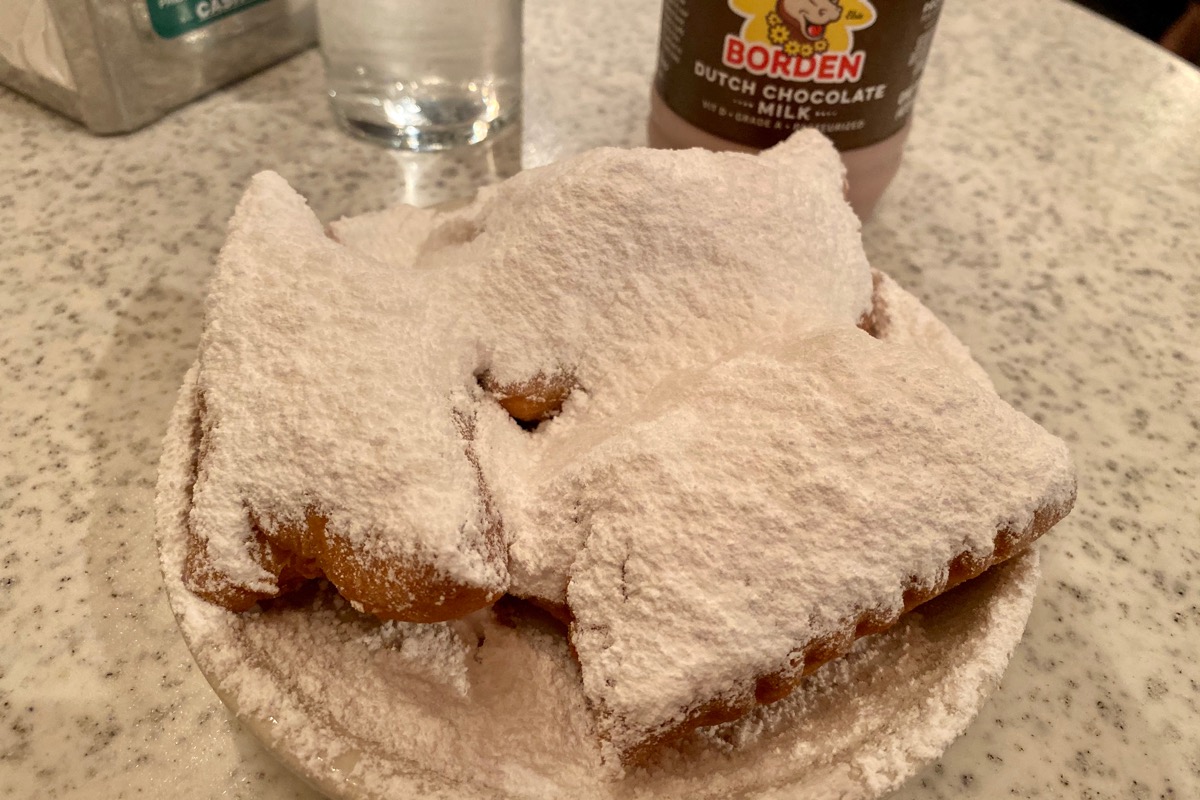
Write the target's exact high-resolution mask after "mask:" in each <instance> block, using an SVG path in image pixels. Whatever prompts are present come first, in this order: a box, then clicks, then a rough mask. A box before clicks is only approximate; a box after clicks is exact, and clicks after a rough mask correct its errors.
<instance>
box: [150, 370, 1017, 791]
mask: <svg viewBox="0 0 1200 800" xmlns="http://www.w3.org/2000/svg"><path fill="white" fill-rule="evenodd" d="M194 399H195V392H194V372H193V373H192V374H191V375H189V379H188V381H187V382H186V383H185V385H184V388H183V390H182V392H181V395H180V402H179V404H178V406H177V407H176V412H175V414H174V415H173V418H172V423H171V429H170V431H169V433H168V436H167V439H166V441H165V443H164V451H163V459H162V464H161V469H160V473H159V476H160V477H159V492H158V503H157V518H158V541H159V551H160V554H161V557H162V563H163V574H164V577H165V582H166V586H167V590H168V595H169V597H170V599H171V604H172V607H173V609H174V610H175V613H176V616H177V618H178V619H179V623H180V627H181V629H182V631H183V633H184V636H185V637H186V639H187V641H188V644H189V646H190V647H191V649H192V652H193V653H194V654H195V655H196V658H197V660H198V662H199V663H200V666H201V668H202V669H203V670H204V672H205V674H206V675H207V676H208V678H209V680H210V681H211V682H212V683H213V685H214V686H215V687H216V688H217V691H218V692H219V693H220V694H221V696H222V697H223V698H224V699H225V700H226V702H228V703H229V704H230V705H231V707H233V708H234V709H236V710H237V711H238V715H239V717H240V718H241V719H242V720H243V721H245V722H246V723H247V724H248V725H249V726H250V727H251V729H252V730H254V731H255V732H256V733H257V734H258V735H260V736H261V737H262V738H263V740H264V741H265V742H266V743H267V744H268V746H269V747H271V748H272V750H274V751H275V752H276V753H277V754H278V755H279V756H280V757H281V758H282V759H283V760H284V761H285V762H286V763H288V764H289V765H290V766H291V767H292V768H294V769H295V770H297V771H298V772H299V773H300V774H302V775H304V776H305V777H306V778H307V779H309V780H310V781H312V782H314V783H315V784H317V785H318V786H320V787H321V788H322V789H323V790H324V791H325V792H327V793H328V794H329V795H330V796H331V797H337V798H346V799H347V800H350V799H351V798H353V800H367V799H374V798H387V797H427V798H464V800H465V798H523V799H524V800H543V799H546V800H548V799H549V798H559V797H592V798H598V800H603V799H604V798H667V797H696V798H724V797H730V796H746V797H759V798H768V797H770V798H782V797H786V798H789V800H818V799H822V800H823V798H828V797H843V798H846V800H865V799H866V798H875V797H879V796H880V795H882V794H884V793H885V792H886V791H888V790H889V789H891V788H893V787H895V786H896V785H897V784H898V783H900V782H901V781H902V780H904V779H905V778H906V777H908V776H909V775H911V774H912V773H913V772H914V771H915V770H916V769H917V768H918V767H919V766H920V765H921V764H923V763H925V762H927V761H929V760H931V759H932V758H935V757H936V756H937V755H938V754H940V753H941V751H942V749H944V747H945V746H946V745H947V744H948V743H949V742H950V741H951V740H952V739H953V738H954V737H955V736H957V735H958V733H960V732H961V731H962V730H963V729H964V728H965V727H966V725H967V723H968V722H969V721H970V719H971V718H972V717H973V716H974V714H975V713H976V711H977V709H978V708H979V706H980V705H981V704H982V702H983V699H984V698H985V697H986V696H987V694H988V693H990V691H991V690H992V689H993V688H994V686H995V683H996V682H997V681H998V680H999V676H1000V674H1001V673H1002V671H1003V668H1004V665H1005V664H1006V663H1007V661H1008V657H1009V654H1010V653H1011V650H1012V648H1013V647H1014V646H1015V645H1016V643H1017V641H1018V640H1019V639H1020V636H1021V633H1022V631H1023V629H1024V623H1025V619H1026V618H1027V617H1028V614H1029V611H1030V608H1031V605H1032V602H1033V594H1034V589H1035V587H1036V584H1037V575H1038V570H1037V559H1036V552H1034V553H1029V554H1027V555H1025V556H1022V557H1020V558H1018V559H1015V560H1014V561H1013V562H1011V563H1010V564H1008V565H1005V566H1004V567H1003V568H998V569H995V570H992V571H991V572H990V573H989V574H988V575H986V576H984V577H983V578H981V579H979V580H976V581H973V582H972V583H971V584H969V585H967V586H964V587H962V588H960V589H958V590H956V591H954V592H952V593H950V594H949V595H947V596H945V597H943V598H941V599H939V600H937V601H934V602H933V603H931V604H930V605H929V606H926V607H923V608H922V609H921V610H920V611H918V612H914V613H912V614H910V615H908V616H907V617H905V618H904V620H903V621H902V622H901V623H900V624H899V625H898V626H897V627H896V628H894V629H893V630H892V631H890V632H889V633H887V634H885V635H882V636H875V637H870V638H868V639H866V640H863V641H861V642H859V643H858V645H857V646H856V647H855V648H854V650H853V651H852V653H851V654H850V655H849V656H847V657H846V658H843V659H841V660H839V661H838V662H835V663H833V664H829V665H827V666H826V667H824V668H823V669H822V670H820V671H819V672H818V673H817V674H816V675H814V676H812V677H811V678H809V679H806V680H805V682H804V683H803V685H802V686H801V688H800V689H799V690H798V691H797V692H796V693H794V694H793V695H792V696H791V697H789V698H788V699H787V700H784V701H782V702H780V703H776V704H774V705H772V706H768V707H763V708H759V709H757V710H756V711H754V712H752V713H751V714H750V715H748V716H747V717H745V718H743V719H742V720H739V721H738V722H736V723H730V724H726V725H721V726H717V727H714V728H709V729H703V730H700V731H696V732H693V733H692V734H689V735H688V736H687V737H685V738H684V739H682V740H681V741H679V742H677V743H676V744H675V745H673V746H670V747H668V748H666V749H664V751H663V752H661V753H660V754H659V755H658V757H657V758H656V760H654V761H653V762H652V763H650V764H648V765H647V766H646V767H644V768H641V769H639V770H636V771H634V772H631V773H630V774H628V775H626V776H625V777H624V778H621V779H617V780H613V779H612V777H611V775H610V773H609V772H607V771H606V770H604V769H602V767H601V764H600V753H599V750H598V748H597V745H596V740H595V735H594V732H593V731H592V728H591V725H592V723H591V717H590V714H589V713H588V711H587V709H586V706H585V704H584V702H583V695H582V692H581V691H580V676H579V671H578V667H577V666H576V665H575V662H574V661H573V659H572V658H571V656H570V654H569V651H568V648H567V645H566V641H565V640H564V639H563V638H562V636H561V635H554V634H553V633H550V632H547V631H546V630H544V629H542V628H539V627H537V626H535V625H531V624H522V625H520V626H519V627H518V628H515V629H514V628H509V627H506V626H504V625H500V624H498V623H497V622H496V621H495V620H494V619H493V617H492V616H491V612H488V611H484V612H479V614H477V615H473V616H472V618H469V619H467V620H464V621H460V622H456V623H439V624H435V625H430V626H422V627H423V628H424V629H427V630H428V631H429V632H428V633H426V634H425V638H423V639H422V642H421V644H420V645H419V649H424V650H426V655H425V656H423V657H422V658H421V659H418V660H410V659H408V658H407V657H406V656H404V654H403V653H402V652H400V653H398V652H397V649H398V648H399V649H400V650H401V651H402V650H403V648H404V647H405V642H406V641H409V640H408V639H407V637H408V635H409V634H410V633H412V632H413V629H412V628H410V627H409V626H404V625H399V626H398V625H394V624H392V623H380V622H378V621H377V620H373V619H371V618H369V617H365V616H362V615H358V614H356V613H355V612H353V611H352V610H350V609H349V608H347V607H346V605H345V604H344V603H340V602H339V600H338V598H337V597H336V596H335V595H333V594H331V593H328V592H322V593H320V594H318V596H317V597H316V598H315V599H312V600H309V601H307V602H306V603H304V604H300V605H296V606H285V605H277V606H275V607H273V608H270V609H267V610H265V611H261V612H259V611H254V612H250V613H246V614H233V613H230V612H227V611H224V610H222V609H219V608H217V607H215V606H212V605H209V604H208V603H205V602H203V601H202V600H200V599H198V598H197V597H196V596H195V595H193V594H192V593H191V592H189V591H188V590H187V589H186V588H185V587H184V586H183V584H182V583H181V581H180V578H179V576H180V573H181V569H182V565H183V558H184V552H185V549H186V528H185V523H186V517H187V512H188V508H189V504H190V495H189V491H188V487H189V485H190V482H191V467H192V462H193V456H194V452H195V446H196V443H195V441H194V440H193V438H192V431H193V429H194V426H195V425H196V408H195V402H194ZM481 635H482V640H481ZM418 662H420V663H418ZM434 664H440V665H442V666H439V667H437V668H432V667H431V665H434ZM464 676H465V681H463V680H462V678H463V677H464ZM464 682H465V684H466V693H465V694H464V693H463V684H464Z"/></svg>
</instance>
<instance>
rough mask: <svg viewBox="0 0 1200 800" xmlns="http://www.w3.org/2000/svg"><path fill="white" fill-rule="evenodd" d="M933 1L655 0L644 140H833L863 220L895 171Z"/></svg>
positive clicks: (754, 146) (751, 147)
mask: <svg viewBox="0 0 1200 800" xmlns="http://www.w3.org/2000/svg"><path fill="white" fill-rule="evenodd" d="M942 2H943V0H664V2H663V14H662V31H661V33H660V37H659V55H658V72H657V74H656V75H655V79H654V92H653V95H652V97H651V111H650V123H649V139H650V145H651V146H652V147H669V148H682V147H705V148H708V149H711V150H743V151H757V150H761V149H763V148H766V147H770V146H771V145H773V144H775V143H777V142H779V141H782V140H783V139H786V138H787V137H788V136H789V135H790V134H791V133H792V132H793V131H794V130H796V129H797V128H802V127H811V128H816V129H818V130H820V131H821V132H823V133H824V134H825V135H826V136H828V137H829V138H830V139H832V140H833V143H834V144H835V145H836V146H837V148H838V150H839V151H841V154H842V159H843V161H845V163H846V169H847V178H848V183H849V199H850V203H851V205H853V206H854V210H855V211H856V212H857V213H858V215H859V217H860V218H862V219H867V218H868V217H869V216H870V215H871V212H872V210H873V209H874V208H875V203H876V202H877V201H878V200H879V197H880V195H882V194H883V191H884V190H885V189H886V188H887V186H888V184H889V183H891V180H892V178H893V177H895V175H896V171H897V170H898V169H899V167H900V157H901V154H902V151H903V149H904V140H905V138H907V136H908V131H909V127H910V123H911V118H912V108H913V101H914V100H915V99H916V94H917V84H918V82H919V81H920V78H921V72H922V70H923V69H924V67H925V59H926V57H927V56H928V55H929V46H930V44H931V43H932V41H933V33H934V28H935V27H936V26H937V20H938V15H939V13H940V12H941V9H942Z"/></svg>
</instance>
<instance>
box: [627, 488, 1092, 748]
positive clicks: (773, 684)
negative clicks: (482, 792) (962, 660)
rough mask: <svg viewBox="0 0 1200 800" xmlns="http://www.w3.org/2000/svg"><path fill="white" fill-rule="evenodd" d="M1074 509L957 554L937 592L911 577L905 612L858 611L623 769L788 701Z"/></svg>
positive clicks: (653, 742) (1048, 511)
mask: <svg viewBox="0 0 1200 800" xmlns="http://www.w3.org/2000/svg"><path fill="white" fill-rule="evenodd" d="M1074 504H1075V491H1074V489H1072V492H1071V498H1070V500H1068V501H1067V502H1066V503H1065V504H1063V505H1061V506H1058V505H1056V506H1043V507H1041V508H1039V509H1038V510H1037V512H1036V513H1035V514H1034V516H1033V520H1032V521H1031V522H1030V523H1029V524H1028V525H1027V526H1026V527H1025V528H1023V529H1021V530H1013V529H1011V528H1006V529H1004V530H1001V531H1000V532H999V533H998V534H997V536H996V539H995V549H994V550H993V552H992V555H991V556H990V557H988V558H977V557H975V556H973V555H972V554H971V553H970V552H967V551H964V552H962V553H959V554H958V555H957V556H956V557H955V558H953V559H952V560H951V561H950V563H949V564H948V565H947V570H946V574H947V578H946V580H945V581H944V582H943V583H941V584H940V585H937V586H932V587H922V586H920V584H919V581H918V579H917V578H916V577H913V578H911V579H910V581H909V585H908V586H907V587H906V588H905V589H904V610H903V611H902V612H901V613H899V614H894V615H893V614H889V613H888V612H881V611H879V610H878V609H868V610H865V611H862V612H860V613H859V614H858V616H857V617H855V618H854V619H852V620H850V621H848V622H847V624H846V625H845V626H843V627H842V628H841V629H840V630H837V631H834V632H832V633H829V634H826V635H824V636H821V637H819V638H816V639H813V640H810V641H808V642H806V643H804V644H802V645H801V646H799V647H797V648H796V650H795V651H793V655H792V656H791V658H790V659H789V662H788V663H787V664H786V665H784V666H782V667H781V668H779V669H778V670H775V671H773V672H770V673H767V674H765V675H760V676H758V677H757V678H756V679H755V680H754V691H753V693H750V692H746V693H744V694H742V695H739V696H737V697H733V698H718V699H716V700H713V701H710V702H708V703H705V704H703V705H700V706H697V707H695V708H694V709H692V710H691V711H690V712H689V713H688V715H687V717H686V718H685V719H684V721H683V722H682V723H681V724H679V725H678V726H676V727H674V728H672V729H670V730H667V731H664V732H661V733H659V734H657V735H655V736H653V737H651V738H649V739H646V740H644V741H642V742H640V743H639V744H637V745H635V746H634V747H632V748H630V749H628V750H625V751H623V752H621V753H620V761H621V764H622V766H625V767H636V766H639V765H643V764H645V763H646V762H647V761H649V760H650V759H651V757H652V756H653V755H654V753H655V752H657V751H658V750H659V749H660V748H661V747H662V746H664V745H667V744H670V743H671V742H673V741H676V740H678V739H680V738H682V737H683V736H684V735H686V734H687V733H689V732H691V731H693V730H695V729H696V728H702V727H706V726H709V725H718V724H720V723H723V722H731V721H733V720H735V719H738V718H740V717H743V716H745V715H746V714H748V713H749V712H750V711H752V710H753V709H754V708H755V707H756V706H760V705H767V704H770V703H774V702H777V701H779V700H782V699H784V698H785V697H787V696H788V695H790V694H791V693H792V692H793V691H795V690H796V688H797V687H799V685H800V682H801V681H802V680H803V679H804V678H805V677H806V676H808V675H811V674H812V673H813V672H815V671H816V670H817V669H818V668H820V667H821V666H822V665H824V664H826V663H828V662H829V661H832V660H834V659H836V658H839V657H841V656H843V655H845V654H846V653H847V652H848V651H849V650H850V648H851V646H852V645H853V644H854V642H855V641H856V640H857V639H859V638H861V637H863V636H868V635H871V634H876V633H883V632H885V631H887V630H889V629H890V628H891V627H892V626H894V625H895V624H896V623H897V622H899V621H900V618H901V617H902V616H903V615H904V614H906V613H908V612H909V611H912V610H913V609H914V608H916V607H917V606H919V605H921V604H922V603H926V602H928V601H930V600H932V599H933V598H935V597H937V596H939V595H941V594H943V593H944V592H947V591H949V590H950V589H953V588H954V587H955V586H958V585H959V584H961V583H963V582H965V581H968V580H971V579H972V578H975V577H978V576H979V575H982V574H983V573H984V572H986V571H987V570H988V569H990V568H992V567H993V566H995V565H997V564H1000V563H1002V562H1004V561H1007V560H1008V559H1010V558H1012V557H1013V556H1015V555H1017V554H1018V553H1020V552H1021V551H1023V550H1025V549H1026V548H1027V547H1029V546H1030V545H1032V544H1033V543H1034V542H1035V541H1037V539H1038V538H1040V537H1041V536H1042V535H1043V534H1044V533H1046V531H1048V530H1050V529H1051V528H1052V527H1054V525H1055V524H1057V523H1058V522H1059V521H1060V520H1062V519H1063V518H1064V517H1066V516H1067V514H1068V513H1070V511H1071V508H1072V507H1073V506H1074Z"/></svg>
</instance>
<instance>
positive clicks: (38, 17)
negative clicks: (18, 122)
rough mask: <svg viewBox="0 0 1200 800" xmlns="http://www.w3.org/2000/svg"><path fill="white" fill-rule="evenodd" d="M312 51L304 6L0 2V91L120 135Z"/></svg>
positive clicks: (164, 0)
mask: <svg viewBox="0 0 1200 800" xmlns="http://www.w3.org/2000/svg"><path fill="white" fill-rule="evenodd" d="M315 41H316V12H315V8H314V0H0V84H4V85H6V86H9V87H10V88H12V89H15V90H16V91H18V92H21V93H22V94H24V95H27V96H29V97H31V98H33V99H34V100H37V101H38V102H40V103H43V104H44V105H46V106H49V107H50V108H53V109H55V110H56V111H59V112H61V113H62V114H65V115H66V116H68V117H71V118H73V119H76V120H78V121H79V122H81V123H83V124H84V125H86V126H87V127H88V128H89V129H90V130H92V131H94V132H95V133H122V132H125V131H131V130H134V129H136V128H140V127H142V126H143V125H146V124H148V123H150V122H153V121H154V120H156V119H158V118H159V117H161V116H163V115H164V114H166V113H167V112H168V111H170V110H171V109H173V108H177V107H178V106H181V105H183V104H185V103H187V102H189V101H191V100H193V99H195V98H197V97H199V96H200V95H203V94H205V93H207V92H210V91H212V90H213V89H217V88H219V87H221V86H224V85H225V84H228V83H230V82H232V81H235V80H237V79H239V78H242V77H245V76H247V75H250V74H251V73H254V72H257V71H258V70H260V69H263V68H264V67H267V66H269V65H270V64H273V63H275V62H276V61H279V60H281V59H283V58H285V57H287V56H289V55H292V54H293V53H296V52H298V51H300V50H303V49H304V48H306V47H308V46H310V45H312V44H313V43H314V42H315Z"/></svg>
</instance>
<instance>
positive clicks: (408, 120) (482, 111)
mask: <svg viewBox="0 0 1200 800" xmlns="http://www.w3.org/2000/svg"><path fill="white" fill-rule="evenodd" d="M521 6H522V0H319V1H318V15H319V24H320V38H321V52H322V55H323V57H324V59H325V68H326V76H327V79H328V88H329V97H330V102H331V103H332V105H333V112H334V115H335V116H336V117H337V119H338V121H339V123H341V124H342V125H343V126H344V127H346V128H347V129H348V130H350V131H351V132H352V133H355V134H357V135H360V136H364V137H367V138H371V139H377V140H382V141H384V142H386V143H388V144H391V145H392V146H395V147H400V148H405V149H409V150H440V149H444V148H447V147H455V146H457V145H462V144H474V143H476V142H480V141H483V140H484V139H486V138H487V137H488V136H489V135H491V134H493V133H495V132H496V131H497V130H499V129H500V128H502V127H504V126H505V125H507V124H508V123H510V122H512V121H514V120H515V119H516V117H517V115H518V113H519V108H520V102H521Z"/></svg>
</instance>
